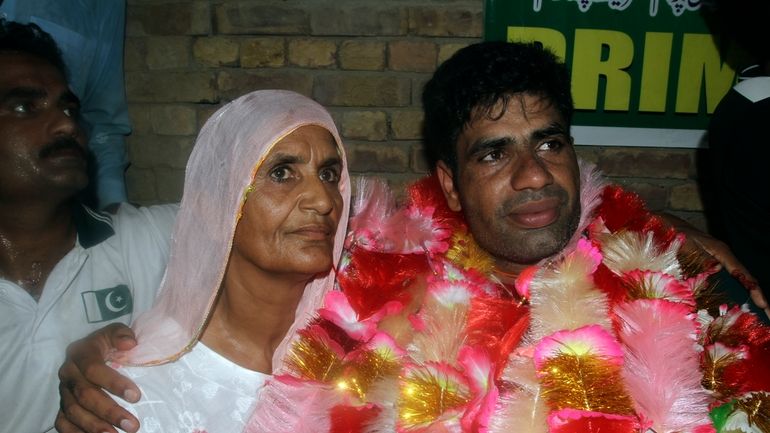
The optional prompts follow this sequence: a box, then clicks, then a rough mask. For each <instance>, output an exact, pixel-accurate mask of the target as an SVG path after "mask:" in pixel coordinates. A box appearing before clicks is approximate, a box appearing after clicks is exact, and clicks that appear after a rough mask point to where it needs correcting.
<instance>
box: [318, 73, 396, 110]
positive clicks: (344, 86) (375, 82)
mask: <svg viewBox="0 0 770 433" xmlns="http://www.w3.org/2000/svg"><path fill="white" fill-rule="evenodd" d="M410 92H411V82H410V80H409V79H408V78H401V77H394V76H389V75H384V74H378V75H360V74H356V75H353V74H341V73H335V74H333V75H329V74H327V75H320V76H317V77H316V85H315V89H314V90H313V98H314V99H315V100H316V101H318V102H319V103H321V104H323V105H329V106H347V107H355V106H361V107H372V106H375V107H376V106H379V107H403V106H407V105H409V104H410V102H411V97H410Z"/></svg>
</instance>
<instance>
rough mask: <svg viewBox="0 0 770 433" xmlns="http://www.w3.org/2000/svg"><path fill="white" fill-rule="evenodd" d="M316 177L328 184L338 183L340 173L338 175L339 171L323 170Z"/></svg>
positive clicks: (334, 169) (333, 169)
mask: <svg viewBox="0 0 770 433" xmlns="http://www.w3.org/2000/svg"><path fill="white" fill-rule="evenodd" d="M318 177H319V178H320V179H321V180H322V181H324V182H329V183H337V182H339V181H340V173H339V170H338V169H336V168H324V169H323V170H321V172H320V173H319V174H318Z"/></svg>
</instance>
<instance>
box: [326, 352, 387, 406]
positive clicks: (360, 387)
mask: <svg viewBox="0 0 770 433" xmlns="http://www.w3.org/2000/svg"><path fill="white" fill-rule="evenodd" d="M396 359H397V358H396V356H395V354H394V353H393V352H392V351H390V350H388V349H384V350H381V351H376V350H375V351H366V352H364V353H362V354H361V356H360V357H358V358H357V359H356V360H354V361H352V362H350V363H349V364H347V365H346V367H345V371H344V374H343V375H342V376H341V377H340V378H338V379H337V381H336V387H337V389H339V390H342V391H350V392H352V393H353V394H355V395H356V396H357V397H358V398H359V400H361V402H365V401H366V393H367V391H368V390H369V387H371V385H372V384H373V383H375V382H376V381H378V380H380V379H382V378H384V377H386V376H396V375H397V374H398V372H399V369H400V366H399V364H398V362H397V361H396Z"/></svg>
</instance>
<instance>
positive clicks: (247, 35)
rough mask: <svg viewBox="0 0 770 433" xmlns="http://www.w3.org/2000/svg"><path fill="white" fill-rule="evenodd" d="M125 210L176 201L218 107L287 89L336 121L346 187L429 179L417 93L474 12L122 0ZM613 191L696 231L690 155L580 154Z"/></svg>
mask: <svg viewBox="0 0 770 433" xmlns="http://www.w3.org/2000/svg"><path fill="white" fill-rule="evenodd" d="M127 15H128V18H127V20H128V21H127V26H126V52H125V59H126V64H125V68H126V89H127V93H128V100H129V110H130V114H131V118H132V121H133V124H134V133H133V135H132V136H131V137H129V140H128V151H129V158H130V161H131V166H130V168H129V170H128V173H127V177H128V188H129V197H130V199H131V200H132V201H135V202H138V203H143V204H148V203H157V202H167V201H176V200H179V198H180V197H181V192H182V182H183V175H184V166H185V163H186V160H187V157H188V156H189V153H190V150H191V147H192V144H193V142H194V140H195V134H196V132H197V130H198V129H199V128H200V126H201V125H202V124H203V123H204V122H205V121H206V119H207V118H208V116H209V115H211V114H212V113H213V112H214V111H215V110H216V109H217V108H218V107H219V106H220V105H221V104H223V103H226V102H227V101H230V100H232V99H233V98H235V97H237V96H239V95H241V94H244V93H246V92H249V91H252V90H256V89H268V88H282V89H290V90H294V91H297V92H300V93H302V94H305V95H307V96H310V97H312V98H314V99H315V100H317V101H318V102H320V103H321V104H323V105H324V106H326V107H327V108H328V109H329V110H330V111H331V113H332V115H333V116H334V118H335V120H336V122H337V125H338V127H339V129H340V132H341V134H342V136H343V138H344V140H345V145H346V148H347V150H348V155H349V158H350V167H351V170H352V172H353V173H354V174H363V173H366V174H374V175H378V176H381V177H384V178H386V179H387V180H388V181H389V182H390V183H391V184H393V185H394V186H396V187H398V186H400V185H402V184H404V183H406V182H409V181H411V180H412V179H415V178H417V177H419V176H421V175H423V174H424V173H426V170H427V167H426V164H425V162H424V161H423V159H422V150H421V145H420V124H421V117H422V114H421V111H420V102H419V101H420V92H421V89H422V86H423V84H424V83H425V81H427V79H428V78H429V77H430V75H431V73H432V71H433V70H434V69H435V68H436V65H438V64H440V63H441V62H442V61H443V60H445V59H446V58H448V57H449V56H451V55H452V53H454V52H455V51H456V50H458V49H459V48H461V47H463V46H465V45H467V44H469V43H473V42H476V41H479V40H480V39H481V35H482V30H483V0H410V1H407V0H334V1H332V0H305V1H299V0H253V1H231V0H191V1H162V0H128V9H127ZM578 152H579V154H580V155H581V156H583V157H584V158H586V159H589V160H591V161H594V162H595V163H597V164H598V165H599V167H600V168H602V169H603V170H604V171H605V173H606V174H607V175H608V176H609V177H611V178H612V179H613V180H614V181H616V182H619V183H621V184H624V185H627V186H628V187H630V188H632V189H634V190H636V191H638V192H639V193H641V194H642V196H644V197H645V198H646V199H647V200H648V202H649V205H650V207H651V208H653V209H655V210H667V211H670V212H672V213H674V214H677V215H679V216H682V217H684V218H685V219H688V220H690V221H692V222H694V223H695V224H696V225H698V226H701V227H704V226H705V222H704V218H703V213H702V204H701V200H700V195H699V193H698V187H697V185H696V182H695V179H696V154H695V152H694V151H691V150H682V149H659V148H616V147H609V148H607V147H594V146H581V147H580V148H579V149H578Z"/></svg>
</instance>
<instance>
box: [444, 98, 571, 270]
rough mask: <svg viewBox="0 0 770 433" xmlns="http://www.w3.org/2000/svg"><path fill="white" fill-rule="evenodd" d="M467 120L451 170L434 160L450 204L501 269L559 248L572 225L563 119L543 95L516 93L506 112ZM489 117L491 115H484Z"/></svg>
mask: <svg viewBox="0 0 770 433" xmlns="http://www.w3.org/2000/svg"><path fill="white" fill-rule="evenodd" d="M501 107H502V104H500V106H499V107H496V108H495V109H494V110H492V116H480V117H478V118H476V119H475V120H473V121H471V122H470V123H469V124H468V125H467V126H466V127H465V128H464V129H463V130H462V131H461V133H460V135H459V137H458V139H457V144H456V145H457V173H452V170H451V169H450V168H449V167H448V166H447V165H446V164H444V163H443V162H439V166H438V176H439V179H440V181H441V184H442V188H443V189H444V193H445V196H446V198H447V201H448V203H449V206H450V208H452V209H453V210H455V211H459V210H462V212H463V214H464V215H465V219H466V221H467V222H468V225H469V228H470V230H471V233H472V234H473V236H474V238H475V239H476V241H477V242H478V243H479V245H480V246H481V247H482V248H484V249H485V250H486V251H488V252H489V253H490V254H492V256H493V257H494V258H495V260H496V262H497V265H498V268H499V269H500V270H502V271H504V272H511V273H518V272H519V271H520V270H521V269H523V268H524V267H526V266H528V265H530V264H533V263H535V262H537V261H538V260H540V259H543V258H545V257H548V256H551V255H553V254H555V253H557V252H559V251H560V250H561V249H562V248H564V246H565V245H566V244H567V242H568V241H569V239H570V238H571V237H572V235H573V233H574V232H575V230H576V229H577V225H578V222H579V220H580V200H579V191H578V190H579V183H580V177H579V172H578V165H577V157H576V156H575V151H574V148H573V146H572V138H571V137H570V136H569V125H568V124H567V122H566V120H565V119H563V118H562V116H561V115H560V114H559V112H558V110H557V109H556V108H555V107H554V106H553V104H551V103H550V102H549V101H548V100H545V99H543V98H541V97H538V96H533V95H530V94H516V95H513V97H512V98H511V99H510V101H509V103H508V106H507V109H506V111H505V113H503V115H502V116H500V117H499V118H496V117H497V115H499V113H500V112H501V110H500V108H501ZM489 117H493V118H496V119H490V118H489Z"/></svg>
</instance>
